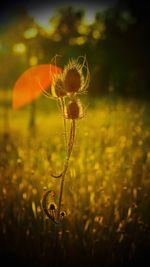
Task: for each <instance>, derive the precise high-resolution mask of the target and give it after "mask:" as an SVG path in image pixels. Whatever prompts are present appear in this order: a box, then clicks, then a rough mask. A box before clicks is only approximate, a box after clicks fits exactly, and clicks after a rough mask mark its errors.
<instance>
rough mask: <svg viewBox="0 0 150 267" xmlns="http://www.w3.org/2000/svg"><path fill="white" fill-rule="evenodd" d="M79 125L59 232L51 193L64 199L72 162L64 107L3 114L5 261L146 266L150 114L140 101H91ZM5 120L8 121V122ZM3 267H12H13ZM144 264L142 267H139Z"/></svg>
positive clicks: (0, 216) (0, 200) (0, 221)
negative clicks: (48, 203)
mask: <svg viewBox="0 0 150 267" xmlns="http://www.w3.org/2000/svg"><path fill="white" fill-rule="evenodd" d="M85 105H88V107H87V109H86V114H85V116H84V118H83V119H81V120H78V121H77V131H76V138H75V144H74V149H73V153H72V155H71V160H70V165H69V169H68V172H67V176H66V180H65V187H64V193H63V203H62V210H65V211H66V212H67V216H66V217H65V218H64V220H63V222H62V223H61V224H59V225H54V224H53V222H51V221H50V220H49V219H48V218H46V216H45V214H44V212H43V210H42V207H41V200H42V196H43V193H44V191H45V190H46V189H52V190H54V191H55V192H56V202H57V201H58V194H59V186H60V181H59V179H55V178H52V177H51V176H50V174H51V172H55V173H59V172H60V171H61V169H62V166H63V161H64V157H65V150H64V135H63V123H62V118H61V115H60V112H59V111H58V109H57V103H56V102H53V101H51V100H48V99H45V98H44V97H41V98H39V99H38V100H37V101H36V128H35V129H34V131H33V130H32V129H30V128H29V127H28V122H29V118H30V106H27V107H24V108H22V109H20V110H16V111H14V110H11V109H9V110H8V114H7V115H8V121H7V122H6V120H7V119H6V117H7V115H6V112H5V111H4V109H3V108H2V105H1V108H0V248H1V249H0V256H1V259H4V263H5V264H6V263H8V262H10V263H11V264H12V263H15V264H16V265H19V266H43V267H44V266H45V267H47V266H63V265H65V266H74V265H76V266H116V267H117V266H119V267H120V266H146V265H144V262H145V260H146V259H149V249H150V108H149V105H148V104H147V103H145V102H140V101H136V100H121V99H116V100H110V99H108V98H105V99H101V100H95V101H94V100H93V99H86V100H85ZM4 114H5V116H6V117H5V119H4ZM5 264H4V265H3V266H6V265H5ZM138 264H139V265H138Z"/></svg>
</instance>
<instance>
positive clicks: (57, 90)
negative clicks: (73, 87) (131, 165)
mask: <svg viewBox="0 0 150 267" xmlns="http://www.w3.org/2000/svg"><path fill="white" fill-rule="evenodd" d="M51 92H52V95H53V96H55V97H64V96H66V94H67V92H66V91H65V89H64V83H63V81H62V79H61V78H60V77H57V78H56V79H54V81H53V83H52V87H51Z"/></svg>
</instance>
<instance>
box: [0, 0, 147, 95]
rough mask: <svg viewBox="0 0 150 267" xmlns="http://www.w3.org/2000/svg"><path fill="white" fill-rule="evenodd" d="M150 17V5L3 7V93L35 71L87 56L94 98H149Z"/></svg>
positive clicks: (0, 48)
mask: <svg viewBox="0 0 150 267" xmlns="http://www.w3.org/2000/svg"><path fill="white" fill-rule="evenodd" d="M149 26H150V25H149V12H148V8H147V4H146V1H135V0H129V1H128V0H127V1H124V0H118V1H117V0H108V1H98V2H96V1H92V3H91V1H80V3H79V2H76V1H72V2H71V1H68V2H67V1H55V2H54V3H51V1H42V2H38V1H35V2H34V1H30V2H28V3H26V1H21V2H19V1H18V2H17V1H16V2H13V3H8V5H6V3H5V5H4V6H2V7H1V18H0V76H1V79H0V90H1V91H2V90H11V89H12V87H13V85H14V83H15V81H16V79H17V78H18V77H19V75H20V74H21V73H22V72H23V71H24V70H26V69H27V68H29V67H30V66H33V65H36V64H41V63H50V61H51V59H52V58H53V57H54V56H55V55H56V54H58V55H61V56H62V59H61V60H60V62H58V64H59V65H61V66H62V67H63V66H64V64H65V63H66V62H67V61H68V59H69V58H71V57H77V56H79V55H86V56H87V60H88V62H89V66H90V72H91V83H90V88H89V93H90V95H92V96H102V95H103V94H112V95H113V94H119V95H122V96H132V97H139V98H141V97H142V98H144V97H145V98H147V97H148V98H149V96H150V94H149V85H150V76H149V60H150V53H149V46H150V43H149V42H150V41H149Z"/></svg>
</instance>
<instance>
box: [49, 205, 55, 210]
mask: <svg viewBox="0 0 150 267" xmlns="http://www.w3.org/2000/svg"><path fill="white" fill-rule="evenodd" d="M49 210H52V211H53V210H56V205H55V203H50V205H49Z"/></svg>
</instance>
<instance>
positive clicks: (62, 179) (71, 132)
mask: <svg viewBox="0 0 150 267" xmlns="http://www.w3.org/2000/svg"><path fill="white" fill-rule="evenodd" d="M74 137H75V120H72V121H71V128H70V137H69V142H68V146H67V156H66V160H65V163H64V169H63V172H62V176H61V183H60V193H59V201H58V214H57V220H58V221H59V218H60V209H61V202H62V195H63V187H64V180H65V175H66V172H67V169H68V166H69V159H70V156H71V152H72V148H73V144H74Z"/></svg>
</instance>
